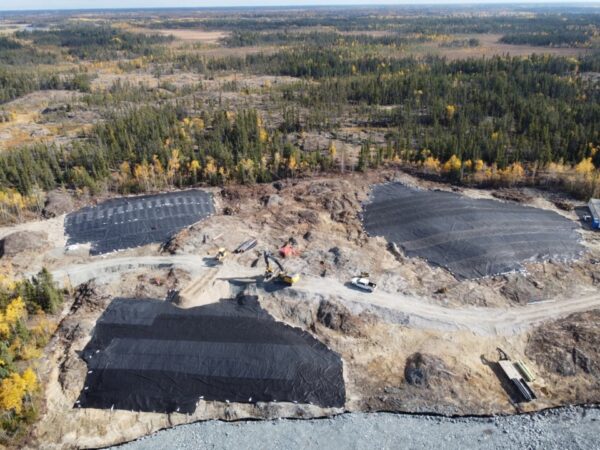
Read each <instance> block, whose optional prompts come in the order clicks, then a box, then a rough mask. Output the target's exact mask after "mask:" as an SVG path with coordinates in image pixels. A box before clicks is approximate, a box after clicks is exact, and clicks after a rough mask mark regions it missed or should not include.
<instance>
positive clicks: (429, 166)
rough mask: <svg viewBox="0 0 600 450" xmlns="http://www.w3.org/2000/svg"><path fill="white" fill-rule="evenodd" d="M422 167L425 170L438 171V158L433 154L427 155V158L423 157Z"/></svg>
mask: <svg viewBox="0 0 600 450" xmlns="http://www.w3.org/2000/svg"><path fill="white" fill-rule="evenodd" d="M423 168H424V169H425V170H426V171H427V172H439V171H440V160H439V159H437V158H434V157H433V156H428V157H427V158H425V161H423Z"/></svg>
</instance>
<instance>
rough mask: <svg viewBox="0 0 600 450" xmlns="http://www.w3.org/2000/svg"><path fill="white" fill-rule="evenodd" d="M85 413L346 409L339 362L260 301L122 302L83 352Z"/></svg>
mask: <svg viewBox="0 0 600 450" xmlns="http://www.w3.org/2000/svg"><path fill="white" fill-rule="evenodd" d="M82 357H83V358H84V360H85V361H86V362H87V365H88V375H87V377H86V380H85V387H84V389H83V391H82V392H81V395H80V398H79V400H78V403H77V406H81V407H86V408H116V409H124V410H133V411H145V412H163V413H169V412H174V411H179V412H182V413H193V412H194V410H195V408H196V405H197V403H198V402H199V401H201V400H202V399H204V400H217V401H230V402H241V403H255V402H272V401H277V402H298V403H312V404H315V405H319V406H322V407H341V406H343V405H344V402H345V388H344V379H343V375H342V361H341V358H340V357H339V355H337V354H336V353H334V352H333V351H331V350H329V349H328V348H327V347H326V346H325V345H323V344H322V343H320V342H319V341H317V340H316V339H314V338H313V337H312V336H311V335H310V334H308V333H306V332H304V331H302V330H300V329H298V328H292V327H290V326H288V325H285V324H284V323H282V322H277V321H275V320H274V319H273V318H272V317H271V316H270V315H269V314H268V313H267V312H266V311H264V310H263V309H262V308H261V307H260V306H259V303H258V300H257V298H256V297H251V296H244V297H240V298H239V299H238V300H222V301H220V302H219V303H214V304H210V305H205V306H200V307H195V308H191V309H180V308H177V307H176V306H174V305H172V304H170V303H167V302H164V301H161V300H153V299H125V298H117V299H114V300H113V301H112V302H111V304H110V305H109V307H108V308H107V309H106V311H105V312H104V314H103V315H102V317H101V318H100V319H99V320H98V322H97V324H96V328H95V331H94V335H93V337H92V339H91V341H90V342H89V344H88V345H87V346H86V348H85V349H84V350H83V352H82Z"/></svg>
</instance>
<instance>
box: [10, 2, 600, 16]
mask: <svg viewBox="0 0 600 450" xmlns="http://www.w3.org/2000/svg"><path fill="white" fill-rule="evenodd" d="M432 6H446V7H476V8H477V7H478V8H482V7H493V6H519V7H524V8H525V7H536V8H540V9H547V8H557V7H561V6H562V7H567V6H568V7H577V8H598V7H600V0H595V1H591V2H586V1H580V2H572V3H571V2H567V1H565V0H549V1H548V0H529V1H526V2H523V1H520V0H504V1H490V2H486V1H484V2H481V1H478V0H466V1H463V2H460V1H457V2H454V1H452V0H451V1H444V0H440V1H437V2H436V1H433V2H428V3H419V4H415V3H414V2H410V1H406V2H404V1H401V2H398V3H376V4H369V3H348V4H341V3H328V4H322V3H298V4H294V5H286V4H273V5H260V4H255V5H252V4H248V5H229V6H114V7H110V8H102V7H100V8H98V7H80V8H42V9H40V8H25V9H0V14H1V13H20V12H23V13H36V12H40V13H43V12H79V11H85V12H90V11H92V12H93V11H98V12H103V11H169V10H170V11H182V10H188V11H194V10H196V11H199V10H205V11H210V10H243V9H261V10H268V9H296V8H315V9H327V8H335V9H338V8H395V7H411V8H424V7H432Z"/></svg>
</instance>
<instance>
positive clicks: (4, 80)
mask: <svg viewBox="0 0 600 450" xmlns="http://www.w3.org/2000/svg"><path fill="white" fill-rule="evenodd" d="M40 89H67V90H77V91H83V92H87V91H89V90H90V77H89V75H87V74H86V73H83V72H81V73H75V74H73V75H68V74H59V73H53V72H48V71H41V70H31V69H29V70H26V69H23V68H18V69H12V68H3V67H0V104H2V103H6V102H9V101H11V100H14V99H16V98H19V97H21V96H23V95H26V94H29V93H30V92H33V91H37V90H40Z"/></svg>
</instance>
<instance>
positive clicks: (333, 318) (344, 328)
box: [317, 299, 366, 336]
mask: <svg viewBox="0 0 600 450" xmlns="http://www.w3.org/2000/svg"><path fill="white" fill-rule="evenodd" d="M365 319H366V318H365V317H358V316H356V315H354V314H352V313H351V312H350V310H349V309H348V308H346V307H345V306H344V305H342V304H341V303H337V302H333V301H331V300H325V299H323V300H321V301H320V303H319V309H318V310H317V321H318V322H319V323H320V324H321V325H324V326H326V327H327V328H329V329H331V330H334V331H340V332H342V333H344V334H346V335H349V336H362V335H364V332H365Z"/></svg>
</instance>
